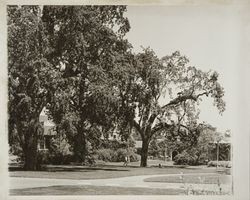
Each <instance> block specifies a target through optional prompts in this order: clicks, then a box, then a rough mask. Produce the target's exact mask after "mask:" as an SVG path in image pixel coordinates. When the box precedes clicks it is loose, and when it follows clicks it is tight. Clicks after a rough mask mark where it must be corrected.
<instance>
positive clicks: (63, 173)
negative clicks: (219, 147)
mask: <svg viewBox="0 0 250 200" xmlns="http://www.w3.org/2000/svg"><path fill="white" fill-rule="evenodd" d="M180 173H184V174H188V173H216V169H215V168H190V167H176V166H174V167H173V166H165V167H162V168H159V167H147V168H140V167H138V166H128V167H124V166H122V164H121V165H117V164H116V165H112V164H110V163H109V164H105V165H98V166H95V167H87V166H49V167H48V168H47V170H45V171H21V170H20V169H19V170H18V169H16V170H14V171H12V170H11V171H10V173H9V174H10V176H11V177H29V178H59V179H60V178H61V179H82V180H84V179H104V178H118V177H126V176H136V175H155V174H180Z"/></svg>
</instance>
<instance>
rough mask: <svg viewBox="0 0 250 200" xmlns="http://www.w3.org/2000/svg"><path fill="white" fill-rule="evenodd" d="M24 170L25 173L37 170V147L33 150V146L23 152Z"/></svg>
mask: <svg viewBox="0 0 250 200" xmlns="http://www.w3.org/2000/svg"><path fill="white" fill-rule="evenodd" d="M23 152H24V170H27V171H35V170H37V169H39V166H38V164H39V163H38V159H37V158H38V152H37V147H36V148H35V147H34V145H33V147H30V148H27V149H25V150H24V151H23Z"/></svg>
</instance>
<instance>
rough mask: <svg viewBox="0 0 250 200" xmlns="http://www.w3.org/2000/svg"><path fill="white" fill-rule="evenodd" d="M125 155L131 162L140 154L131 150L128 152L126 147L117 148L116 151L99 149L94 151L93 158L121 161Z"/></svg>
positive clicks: (137, 158) (136, 159)
mask: <svg viewBox="0 0 250 200" xmlns="http://www.w3.org/2000/svg"><path fill="white" fill-rule="evenodd" d="M125 156H129V158H130V161H131V162H136V161H138V160H139V158H140V156H139V155H138V154H136V153H134V152H133V151H132V150H130V152H129V153H128V152H127V150H126V149H123V148H119V149H117V150H116V151H114V150H112V149H99V150H97V151H96V152H95V155H94V158H96V159H98V160H102V161H105V162H123V161H124V158H125Z"/></svg>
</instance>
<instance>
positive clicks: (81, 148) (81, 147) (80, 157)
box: [73, 130, 87, 162]
mask: <svg viewBox="0 0 250 200" xmlns="http://www.w3.org/2000/svg"><path fill="white" fill-rule="evenodd" d="M86 143H87V142H86V133H85V132H84V130H81V131H80V130H79V131H78V133H77V135H76V136H75V139H74V147H73V151H74V156H75V159H76V162H85V158H86V154H87V144H86Z"/></svg>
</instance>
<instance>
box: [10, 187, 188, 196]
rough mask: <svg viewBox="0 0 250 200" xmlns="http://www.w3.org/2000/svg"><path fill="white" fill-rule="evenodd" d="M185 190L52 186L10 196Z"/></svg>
mask: <svg viewBox="0 0 250 200" xmlns="http://www.w3.org/2000/svg"><path fill="white" fill-rule="evenodd" d="M180 194H185V192H184V190H183V189H155V188H124V187H110V186H51V187H40V188H29V189H15V190H10V195H180Z"/></svg>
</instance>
